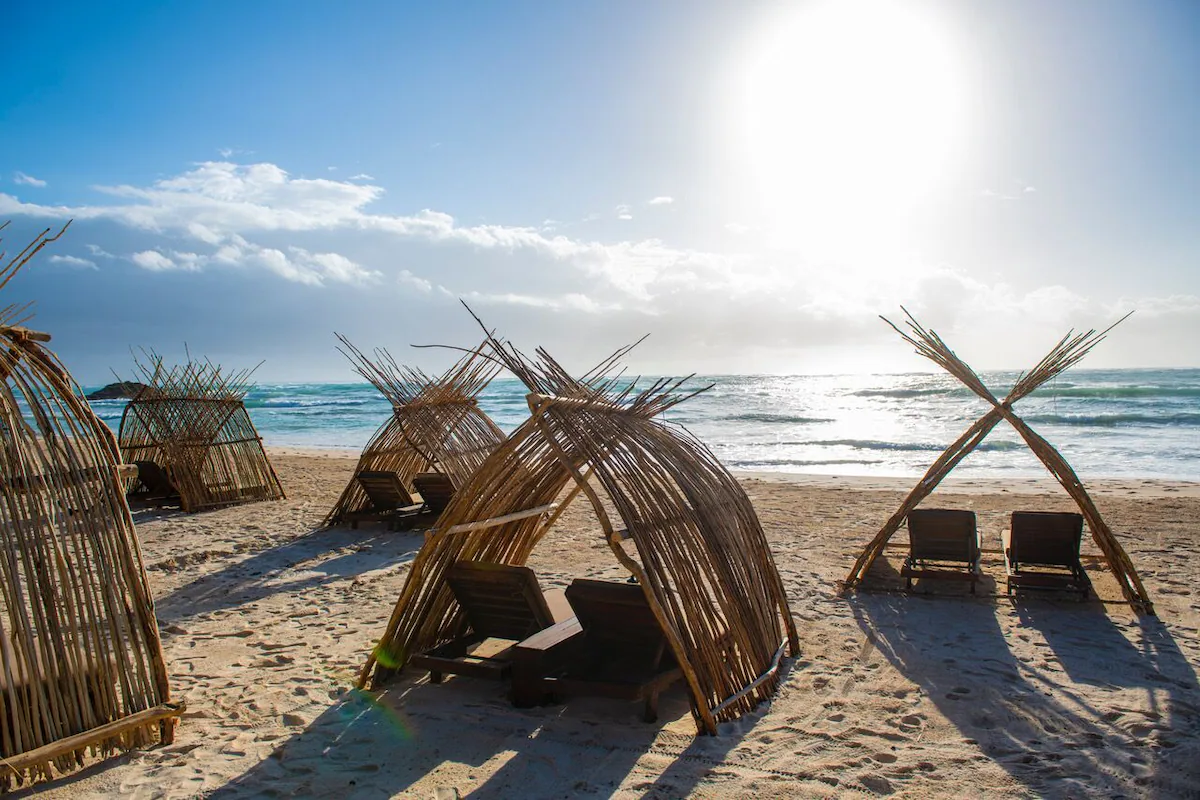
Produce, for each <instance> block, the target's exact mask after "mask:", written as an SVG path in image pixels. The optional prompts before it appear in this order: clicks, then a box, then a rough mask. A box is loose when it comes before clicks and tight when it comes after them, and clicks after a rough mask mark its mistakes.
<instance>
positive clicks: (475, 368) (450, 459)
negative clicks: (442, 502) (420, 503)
mask: <svg viewBox="0 0 1200 800" xmlns="http://www.w3.org/2000/svg"><path fill="white" fill-rule="evenodd" d="M338 339H340V340H341V342H342V344H343V345H344V346H345V349H344V350H342V351H341V352H342V353H343V355H345V356H346V358H348V359H350V362H351V363H352V364H353V365H354V369H355V371H356V372H358V374H359V375H362V376H363V377H364V378H365V379H366V380H367V381H369V382H370V383H371V384H372V385H373V386H374V387H375V388H376V389H378V390H379V392H380V394H382V395H383V396H384V397H385V398H387V400H388V402H390V403H391V404H392V416H391V418H390V419H388V420H387V421H386V422H384V423H383V425H381V426H380V427H379V430H377V431H376V432H375V435H374V436H372V437H371V440H370V441H369V442H368V443H367V446H366V447H365V448H364V449H363V452H362V455H361V456H359V459H358V465H357V466H356V467H355V468H354V475H353V476H352V477H351V478H350V482H349V483H348V484H347V485H346V488H345V489H343V490H342V495H341V497H339V498H338V501H337V503H336V504H335V505H334V507H333V510H331V511H330V512H329V514H328V516H326V518H325V524H326V525H337V524H338V523H340V522H342V521H343V519H345V518H347V517H349V516H351V515H353V514H356V513H358V512H361V511H363V510H365V509H367V508H369V507H370V505H371V502H370V499H369V498H368V497H367V494H366V492H365V491H363V488H362V486H361V485H360V484H359V482H358V480H357V477H358V474H359V473H360V472H366V471H384V472H394V473H396V475H397V476H398V477H399V478H400V481H401V482H402V483H403V484H404V485H405V487H406V488H408V489H409V490H411V489H412V476H413V475H416V474H417V473H420V472H429V471H431V470H432V471H437V472H442V473H444V474H445V475H446V476H447V477H449V479H450V482H451V483H452V484H454V487H455V489H459V488H462V487H463V486H464V485H465V484H466V482H467V480H468V479H469V478H470V477H471V475H473V474H474V473H475V471H476V470H477V469H479V467H480V466H482V465H483V463H484V461H486V460H487V457H488V456H490V455H491V454H492V452H493V451H495V449H496V448H497V447H499V446H500V443H501V442H503V441H504V432H503V431H501V430H500V428H499V427H498V426H497V425H496V423H495V422H493V421H492V419H491V418H490V417H489V416H488V415H487V414H486V413H485V412H484V411H483V409H481V408H480V407H479V402H478V396H479V393H480V392H482V391H483V390H484V389H485V388H486V387H487V385H488V384H489V383H490V382H491V380H492V378H494V377H496V373H497V372H499V371H500V367H499V366H498V365H497V364H495V363H494V362H492V361H490V360H488V359H486V358H482V357H480V349H482V347H481V348H480V349H477V350H475V351H473V352H470V353H467V354H466V355H464V356H463V357H462V358H461V359H460V360H459V361H458V362H457V363H456V364H454V366H452V367H450V369H448V370H446V372H445V374H443V375H441V376H440V377H430V376H429V375H426V374H425V373H424V372H422V371H421V370H419V369H415V368H412V367H402V366H400V365H399V364H397V363H396V361H395V359H393V358H392V355H391V354H390V353H389V352H388V351H387V350H383V349H379V350H376V351H375V353H374V358H371V357H368V356H367V355H365V354H364V353H363V352H362V351H360V350H359V349H358V348H356V347H355V346H354V345H352V344H351V343H350V341H349V340H348V339H347V338H346V337H344V336H342V335H341V334H338ZM339 349H341V348H339Z"/></svg>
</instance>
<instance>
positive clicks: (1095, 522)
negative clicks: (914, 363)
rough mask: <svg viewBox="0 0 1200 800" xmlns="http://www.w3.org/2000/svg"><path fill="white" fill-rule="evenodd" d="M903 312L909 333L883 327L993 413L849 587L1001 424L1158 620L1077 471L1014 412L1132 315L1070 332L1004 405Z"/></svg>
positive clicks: (880, 537) (956, 449) (958, 445)
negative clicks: (1066, 498) (1074, 507)
mask: <svg viewBox="0 0 1200 800" xmlns="http://www.w3.org/2000/svg"><path fill="white" fill-rule="evenodd" d="M902 310H903V311H904V314H905V316H906V317H907V318H908V319H907V328H908V331H907V332H906V331H904V330H901V329H900V328H899V327H897V326H896V325H895V324H893V323H892V322H891V321H890V320H888V319H887V318H882V319H883V321H884V322H886V323H887V324H888V325H890V326H891V327H892V329H893V330H895V331H896V332H897V333H899V334H900V336H901V337H903V338H904V340H905V341H906V342H908V343H909V344H911V345H913V347H915V348H916V351H917V353H919V354H920V355H922V356H924V357H925V358H928V359H929V360H930V361H933V362H934V363H935V364H938V365H939V366H941V367H942V368H943V369H945V370H946V371H947V372H949V373H950V374H951V375H953V376H954V377H956V378H958V379H959V380H960V381H961V382H962V383H963V385H964V386H966V387H967V388H968V389H970V390H971V391H972V392H974V393H975V394H976V395H978V396H979V397H981V398H983V399H984V400H986V401H987V402H988V403H989V404H990V405H991V410H989V411H988V412H987V413H986V414H984V415H983V416H982V417H980V418H979V419H978V420H976V422H975V423H974V424H973V425H971V426H970V427H969V428H967V430H966V431H965V432H963V434H962V436H960V437H958V439H957V440H955V441H954V443H953V444H951V445H950V446H949V447H948V448H946V450H945V452H943V453H942V455H941V456H940V457H939V458H938V459H937V460H936V461H935V462H934V463H933V465H932V466H930V468H929V469H928V470H927V471H926V472H925V475H924V477H922V478H921V480H920V481H919V482H918V483H917V485H916V486H915V487H914V488H913V490H912V491H911V492H910V493H909V495H908V496H907V497H906V498H905V499H904V502H903V503H901V505H900V508H899V509H898V510H897V511H896V513H895V514H893V515H892V516H891V517H890V518H889V519H888V521H887V522H886V523H884V525H883V527H882V528H880V530H879V533H877V534H876V535H875V538H873V539H872V540H871V541H870V542H869V543H868V544H867V546H866V548H865V549H864V550H863V552H862V554H861V555H860V556H859V557H858V559H857V560H856V561H855V562H854V566H853V568H852V569H851V570H850V574H849V576H848V577H847V578H846V582H845V587H846V588H847V589H852V588H854V587H856V586H859V585H861V584H862V582H863V580H864V578H865V577H866V575H867V572H868V571H869V570H870V569H871V565H872V564H873V563H874V562H875V559H876V558H877V557H878V556H879V554H880V553H882V552H883V548H884V546H885V545H886V544H887V542H888V540H889V539H891V537H892V534H894V533H895V532H896V531H897V530H898V529H899V527H900V525H902V524H903V523H904V520H905V518H906V517H907V516H908V512H910V511H912V510H913V509H914V508H916V507H917V506H918V505H919V504H920V502H921V501H922V500H924V499H925V498H926V497H928V496H929V494H930V493H931V492H933V490H934V489H935V488H936V487H937V485H938V484H939V483H940V482H941V481H942V479H944V478H945V477H946V476H947V475H949V474H950V472H951V470H953V469H954V467H955V466H957V465H958V463H959V462H960V461H962V460H963V459H964V458H966V457H967V455H968V454H970V453H971V451H972V450H974V449H975V447H976V446H978V445H979V443H980V442H982V441H983V440H984V439H985V438H987V435H988V434H989V433H990V432H991V431H992V429H993V428H995V427H996V425H998V424H999V423H1000V421H1001V420H1007V421H1008V423H1009V424H1010V425H1012V426H1013V428H1015V429H1016V431H1017V433H1018V434H1019V435H1020V436H1021V438H1022V439H1023V440H1024V441H1025V443H1026V444H1027V445H1028V446H1029V449H1030V450H1031V451H1033V454H1034V455H1036V456H1037V457H1038V459H1039V460H1040V461H1041V462H1042V463H1043V464H1044V465H1045V466H1046V469H1048V470H1049V471H1050V474H1052V475H1053V476H1054V478H1055V479H1056V480H1057V481H1058V482H1059V483H1060V484H1061V485H1062V487H1063V488H1064V489H1066V491H1067V494H1069V495H1070V496H1071V498H1072V499H1073V500H1074V501H1075V502H1076V503H1077V504H1078V505H1079V510H1080V512H1081V513H1082V514H1083V517H1084V519H1085V520H1086V521H1087V524H1088V528H1089V529H1090V530H1091V532H1092V538H1093V539H1094V540H1095V542H1096V546H1097V547H1099V548H1100V551H1101V553H1103V554H1104V558H1105V561H1106V562H1107V563H1108V566H1109V569H1110V570H1111V571H1112V573H1113V576H1114V577H1115V578H1116V579H1117V584H1118V585H1119V586H1120V587H1121V592H1122V593H1123V594H1124V596H1125V599H1126V600H1127V601H1128V602H1129V603H1130V605H1132V606H1133V608H1134V609H1135V610H1137V611H1139V612H1142V613H1145V614H1153V613H1154V604H1153V603H1151V602H1150V598H1149V596H1148V595H1147V594H1146V590H1145V587H1143V586H1142V581H1141V578H1139V577H1138V574H1137V570H1136V569H1135V568H1134V566H1133V562H1132V561H1130V559H1129V556H1128V554H1126V552H1125V549H1124V548H1123V547H1121V543H1120V542H1119V541H1117V538H1116V536H1114V535H1113V532H1112V529H1111V528H1109V527H1108V523H1106V522H1105V521H1104V518H1103V517H1102V516H1101V515H1100V511H1099V510H1098V509H1097V508H1096V504H1095V503H1094V502H1093V501H1092V498H1091V496H1090V495H1089V494H1088V492H1087V489H1085V488H1084V485H1083V482H1082V481H1081V480H1080V479H1079V476H1078V475H1076V474H1075V471H1074V470H1073V469H1072V468H1071V465H1070V464H1068V463H1067V461H1066V459H1065V458H1063V456H1062V454H1061V453H1059V452H1058V450H1056V449H1055V448H1054V446H1053V445H1051V444H1050V443H1049V442H1047V441H1046V440H1045V439H1043V438H1042V437H1041V436H1040V435H1039V434H1038V433H1037V432H1036V431H1034V430H1033V429H1032V428H1030V427H1029V425H1028V424H1026V422H1025V421H1024V420H1023V419H1021V417H1020V416H1018V415H1017V413H1016V412H1015V411H1013V408H1012V406H1013V404H1014V403H1016V402H1017V401H1018V400H1020V399H1022V398H1024V397H1028V396H1029V395H1030V394H1031V393H1033V391H1034V390H1036V389H1037V388H1038V387H1039V386H1041V385H1043V384H1044V383H1046V382H1047V381H1049V380H1051V379H1052V378H1054V377H1056V376H1058V375H1060V374H1061V373H1062V372H1064V371H1065V370H1067V369H1069V368H1070V367H1072V366H1074V365H1075V364H1077V363H1079V361H1080V360H1081V359H1082V358H1083V357H1084V356H1086V355H1087V354H1088V353H1089V352H1091V350H1092V348H1093V347H1095V346H1096V345H1098V344H1099V343H1100V342H1102V341H1103V340H1104V338H1105V336H1107V334H1108V333H1109V331H1111V330H1112V329H1113V328H1114V327H1116V326H1117V325H1119V324H1120V323H1121V322H1123V321H1124V320H1125V319H1127V318H1128V316H1129V315H1128V314H1126V315H1125V316H1124V317H1122V318H1121V319H1119V320H1117V321H1116V322H1114V323H1113V324H1112V325H1110V326H1109V327H1107V328H1105V329H1104V330H1103V331H1099V332H1097V331H1096V330H1089V331H1086V332H1085V333H1079V334H1077V333H1075V332H1074V331H1069V332H1068V333H1067V334H1066V335H1065V336H1064V337H1063V338H1062V339H1060V340H1059V341H1058V343H1057V344H1056V345H1055V346H1054V347H1053V348H1051V350H1050V352H1049V353H1047V354H1046V357H1045V358H1043V359H1042V360H1041V361H1040V362H1038V364H1037V366H1035V367H1034V368H1033V369H1031V370H1029V371H1028V372H1025V373H1022V374H1021V375H1019V376H1018V377H1017V381H1016V383H1015V384H1013V387H1012V389H1011V390H1010V391H1009V393H1008V394H1007V395H1006V396H1005V398H1004V399H1003V400H998V399H997V398H996V396H995V395H994V394H992V392H991V390H990V389H988V388H987V386H985V385H984V383H983V381H982V380H981V379H980V378H979V376H978V375H977V374H976V373H975V371H974V370H972V369H971V368H970V367H969V366H968V365H967V364H966V363H965V362H963V360H962V359H960V358H959V357H958V356H957V355H956V354H955V353H954V351H953V350H951V349H950V348H949V347H948V346H947V345H946V343H945V342H944V341H942V339H941V337H939V336H938V335H937V333H936V332H935V331H933V330H929V329H926V328H923V327H922V326H921V325H920V324H919V323H918V322H917V321H916V319H914V318H913V316H912V315H911V314H909V313H908V311H907V309H903V308H902ZM1130 313H1132V312H1130Z"/></svg>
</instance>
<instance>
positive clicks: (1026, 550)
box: [1001, 511, 1092, 599]
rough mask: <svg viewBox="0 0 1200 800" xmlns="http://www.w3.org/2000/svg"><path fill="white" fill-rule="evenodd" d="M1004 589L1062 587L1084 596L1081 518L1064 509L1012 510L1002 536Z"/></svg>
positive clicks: (1085, 578)
mask: <svg viewBox="0 0 1200 800" xmlns="http://www.w3.org/2000/svg"><path fill="white" fill-rule="evenodd" d="M1001 538H1002V541H1003V543H1004V568H1005V572H1007V574H1008V583H1007V587H1006V588H1007V592H1008V593H1009V594H1012V593H1013V591H1014V590H1016V589H1065V590H1069V591H1077V592H1079V594H1080V599H1086V598H1087V596H1088V592H1089V591H1091V588H1092V583H1091V581H1090V580H1089V579H1088V576H1087V572H1086V571H1085V570H1084V568H1083V564H1081V563H1080V561H1079V545H1080V542H1081V541H1082V539H1083V517H1082V516H1081V515H1080V514H1076V513H1074V512H1065V511H1014V512H1013V513H1012V521H1011V525H1010V527H1009V529H1008V530H1007V531H1005V532H1004V534H1003V535H1002V537H1001Z"/></svg>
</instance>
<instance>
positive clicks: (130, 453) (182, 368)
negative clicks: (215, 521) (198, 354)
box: [120, 353, 284, 512]
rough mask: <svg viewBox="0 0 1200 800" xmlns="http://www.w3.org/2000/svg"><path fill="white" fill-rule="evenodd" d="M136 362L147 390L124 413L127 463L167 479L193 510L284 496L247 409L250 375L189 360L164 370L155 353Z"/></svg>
mask: <svg viewBox="0 0 1200 800" xmlns="http://www.w3.org/2000/svg"><path fill="white" fill-rule="evenodd" d="M134 363H135V365H136V366H137V371H138V372H139V373H140V377H141V379H142V383H144V384H145V388H144V389H142V390H141V391H140V392H138V394H137V396H136V397H134V398H133V399H132V400H130V401H129V404H128V405H126V406H125V412H124V413H123V414H122V415H121V427H120V443H121V453H122V455H123V457H124V458H125V460H126V462H128V463H131V464H139V466H141V467H142V468H143V470H144V471H146V472H150V471H153V472H154V473H158V472H159V471H161V472H162V473H165V475H166V480H168V481H169V482H170V484H171V487H172V488H173V489H174V491H175V492H177V493H178V494H179V503H180V507H181V508H182V509H183V510H184V511H188V512H192V511H201V510H203V509H206V508H215V507H218V506H227V505H234V504H237V503H251V502H255V501H258V500H278V499H280V498H282V497H283V496H284V493H283V486H282V485H280V483H279V478H278V477H277V476H276V475H275V469H274V467H272V466H271V462H270V460H269V459H268V458H267V453H266V451H265V450H264V449H263V445H262V437H261V436H259V435H258V431H257V430H256V429H255V427H254V423H253V422H252V421H251V420H250V414H249V413H248V412H247V411H246V404H245V398H246V394H247V392H249V391H250V375H251V374H252V373H253V370H243V371H241V372H236V373H232V374H228V373H224V372H222V370H221V368H220V367H219V366H217V365H215V364H213V363H211V362H209V361H193V360H191V359H189V360H188V361H187V362H186V363H184V364H180V365H177V366H174V367H171V368H167V367H165V366H164V365H163V360H162V359H161V358H160V357H158V356H156V355H154V354H153V353H151V354H150V363H149V364H142V363H141V362H139V361H137V360H136V359H135V361H134Z"/></svg>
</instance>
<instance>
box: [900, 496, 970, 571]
mask: <svg viewBox="0 0 1200 800" xmlns="http://www.w3.org/2000/svg"><path fill="white" fill-rule="evenodd" d="M908 541H909V547H910V548H911V553H912V557H913V558H915V559H930V560H935V561H936V560H947V561H974V560H975V559H976V558H978V557H979V537H978V535H977V534H976V532H975V512H974V511H967V510H964V509H953V508H914V509H913V510H912V511H910V512H908Z"/></svg>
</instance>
